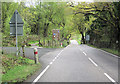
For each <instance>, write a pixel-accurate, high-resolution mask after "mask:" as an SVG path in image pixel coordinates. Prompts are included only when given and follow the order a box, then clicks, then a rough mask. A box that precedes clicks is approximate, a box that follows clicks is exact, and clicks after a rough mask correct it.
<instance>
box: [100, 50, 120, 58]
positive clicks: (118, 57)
mask: <svg viewBox="0 0 120 84" xmlns="http://www.w3.org/2000/svg"><path fill="white" fill-rule="evenodd" d="M98 50H100V51H102V52H104V53H107V54H109V55H112V56H113V57H116V58H120V57H118V56H116V55H113V54H112V53H109V52H106V51H104V50H101V49H98Z"/></svg>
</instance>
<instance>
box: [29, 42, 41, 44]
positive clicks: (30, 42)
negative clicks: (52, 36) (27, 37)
mask: <svg viewBox="0 0 120 84" xmlns="http://www.w3.org/2000/svg"><path fill="white" fill-rule="evenodd" d="M34 43H39V41H30V42H28V44H34Z"/></svg>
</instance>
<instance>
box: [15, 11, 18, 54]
mask: <svg viewBox="0 0 120 84" xmlns="http://www.w3.org/2000/svg"><path fill="white" fill-rule="evenodd" d="M15 20H16V21H15V25H16V56H18V46H17V10H16V11H15Z"/></svg>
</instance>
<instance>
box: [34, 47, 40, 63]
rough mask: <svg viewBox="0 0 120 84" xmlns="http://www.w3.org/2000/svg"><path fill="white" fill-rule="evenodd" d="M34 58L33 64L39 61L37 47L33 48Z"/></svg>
mask: <svg viewBox="0 0 120 84" xmlns="http://www.w3.org/2000/svg"><path fill="white" fill-rule="evenodd" d="M34 60H35V64H38V63H39V60H38V49H37V48H34Z"/></svg>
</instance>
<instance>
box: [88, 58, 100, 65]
mask: <svg viewBox="0 0 120 84" xmlns="http://www.w3.org/2000/svg"><path fill="white" fill-rule="evenodd" d="M88 59H89V60H90V61H91V62H92V63H93V64H94V65H95V66H98V65H97V64H96V63H95V62H94V61H93V60H92V59H91V58H88Z"/></svg>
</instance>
